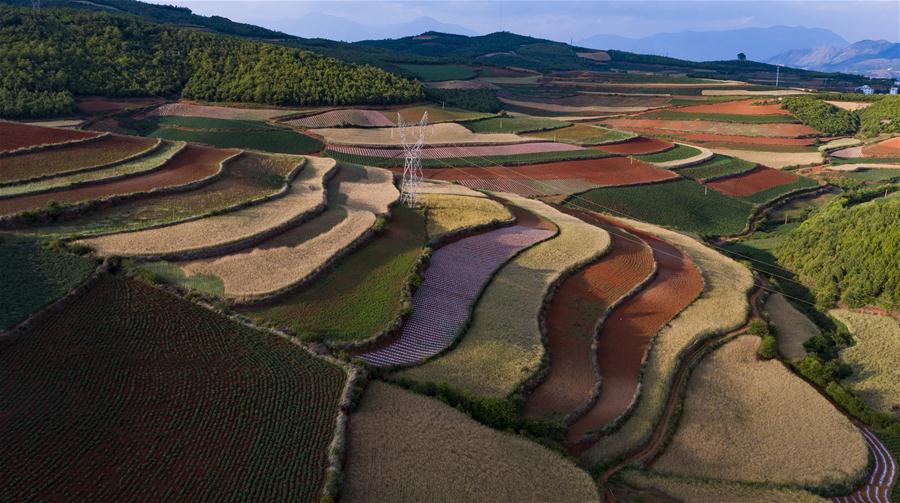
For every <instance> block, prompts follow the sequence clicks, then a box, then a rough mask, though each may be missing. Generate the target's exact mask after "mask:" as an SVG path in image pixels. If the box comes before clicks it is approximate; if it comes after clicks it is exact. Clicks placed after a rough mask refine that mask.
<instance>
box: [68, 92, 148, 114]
mask: <svg viewBox="0 0 900 503" xmlns="http://www.w3.org/2000/svg"><path fill="white" fill-rule="evenodd" d="M165 101H166V100H164V99H162V98H104V97H101V96H89V97H86V98H79V99H78V108H79V109H81V111H82V112H86V113H89V114H96V113H105V112H117V111H120V110H129V109H132V108H143V107H148V106H150V105H157V104H160V103H164V102H165Z"/></svg>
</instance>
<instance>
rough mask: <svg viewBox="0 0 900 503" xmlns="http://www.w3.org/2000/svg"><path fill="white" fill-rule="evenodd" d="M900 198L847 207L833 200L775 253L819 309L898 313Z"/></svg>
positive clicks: (845, 202) (841, 200)
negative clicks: (839, 304) (840, 305)
mask: <svg viewBox="0 0 900 503" xmlns="http://www.w3.org/2000/svg"><path fill="white" fill-rule="evenodd" d="M897 215H900V197H896V196H892V197H888V198H880V199H876V200H874V201H870V202H867V203H863V204H857V205H851V199H848V198H847V197H838V198H836V199H834V200H833V201H831V202H829V203H828V204H827V205H826V206H824V207H822V208H821V209H819V210H818V211H817V212H816V213H815V214H813V216H812V217H810V218H809V219H808V220H806V221H805V222H803V224H801V225H800V227H799V228H797V230H796V231H794V232H793V233H792V234H791V238H790V239H787V240H785V242H784V243H783V244H781V245H780V246H779V247H778V248H776V249H775V255H776V256H777V257H778V260H779V261H780V263H781V264H783V265H784V266H786V267H788V268H789V269H791V270H794V271H796V272H797V273H798V275H799V276H800V278H801V279H803V280H804V281H805V282H808V283H809V284H810V286H811V287H812V289H813V291H814V292H815V293H816V298H817V302H818V303H819V305H820V306H821V307H830V306H831V305H832V304H833V303H834V302H835V301H837V300H841V301H843V302H846V303H847V304H848V305H850V306H851V307H859V306H864V305H869V304H877V305H880V306H882V307H885V308H887V309H891V310H900V246H897V243H900V219H898V218H897Z"/></svg>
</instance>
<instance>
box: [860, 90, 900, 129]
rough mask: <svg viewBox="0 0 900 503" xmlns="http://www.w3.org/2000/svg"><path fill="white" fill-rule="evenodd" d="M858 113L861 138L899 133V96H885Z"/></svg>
mask: <svg viewBox="0 0 900 503" xmlns="http://www.w3.org/2000/svg"><path fill="white" fill-rule="evenodd" d="M858 113H859V118H860V127H859V133H860V135H862V136H876V135H878V134H880V133H900V96H885V97H884V99H881V100H878V101H876V102H875V103H872V104H871V105H869V106H867V107H866V108H863V109H862V110H860V111H859V112H858Z"/></svg>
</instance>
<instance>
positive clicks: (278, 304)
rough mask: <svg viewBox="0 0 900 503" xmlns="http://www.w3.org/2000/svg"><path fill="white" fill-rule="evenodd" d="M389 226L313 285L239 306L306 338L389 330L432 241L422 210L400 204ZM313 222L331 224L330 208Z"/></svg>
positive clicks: (338, 338) (347, 337)
mask: <svg viewBox="0 0 900 503" xmlns="http://www.w3.org/2000/svg"><path fill="white" fill-rule="evenodd" d="M392 213H393V217H392V218H391V220H390V221H389V222H388V223H387V225H386V226H385V228H384V231H383V232H382V233H380V234H378V235H377V236H376V237H375V238H374V239H372V241H369V242H368V243H366V244H365V245H363V246H362V247H361V248H360V249H359V250H357V251H355V252H354V253H352V254H351V255H349V256H348V257H346V258H345V259H344V260H341V261H340V262H339V263H338V264H337V265H336V266H335V268H334V269H331V270H329V271H326V272H325V273H323V274H322V275H321V276H319V277H318V278H316V280H315V281H313V282H312V283H311V284H310V285H309V286H307V287H306V288H303V289H301V290H298V291H297V292H294V293H291V294H288V295H285V296H283V297H280V298H278V299H277V300H275V301H274V302H271V303H267V304H264V305H259V306H244V307H238V311H239V312H240V313H242V314H245V315H247V316H250V317H251V318H253V319H255V320H257V321H260V322H273V323H276V324H277V325H279V326H283V327H288V328H290V329H292V330H293V331H294V332H296V333H297V334H299V335H301V336H302V337H304V338H306V339H325V340H328V341H331V342H347V341H353V340H362V339H366V338H369V337H372V336H374V335H377V334H378V333H379V332H381V331H382V330H384V329H385V328H386V327H387V326H388V325H389V324H390V322H391V320H393V319H394V318H395V317H396V316H397V314H398V313H399V311H400V309H401V305H400V303H401V289H402V288H403V285H404V284H405V282H406V281H407V280H408V279H409V275H410V274H411V272H412V270H413V267H414V265H415V263H416V260H417V259H418V258H419V256H420V255H421V254H422V252H423V251H424V246H425V243H426V241H427V236H426V233H425V221H424V219H423V218H422V215H421V214H420V213H419V212H416V211H413V210H409V209H406V208H405V207H402V206H398V207H397V208H395V209H394V210H392ZM313 222H320V223H322V224H323V229H327V228H328V227H330V225H329V224H328V223H327V222H328V220H327V212H326V214H323V215H322V216H319V217H317V218H315V219H314V220H312V221H311V222H309V223H308V224H306V225H304V227H305V226H307V225H309V224H312V223H313Z"/></svg>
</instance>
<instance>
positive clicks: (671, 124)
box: [603, 118, 819, 138]
mask: <svg viewBox="0 0 900 503" xmlns="http://www.w3.org/2000/svg"><path fill="white" fill-rule="evenodd" d="M603 124H604V125H607V126H610V127H612V128H615V129H621V130H625V131H633V130H634V129H635V128H638V129H662V130H667V131H678V132H687V133H711V134H723V135H739V136H759V137H762V138H772V137H774V138H797V137H802V136H817V135H818V134H819V133H818V132H817V131H816V130H814V129H812V128H810V127H808V126H805V125H803V124H781V123H778V124H745V123H741V122H714V121H702V120H697V121H695V120H663V119H640V118H637V119H632V118H621V119H609V120H606V121H604V122H603Z"/></svg>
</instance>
